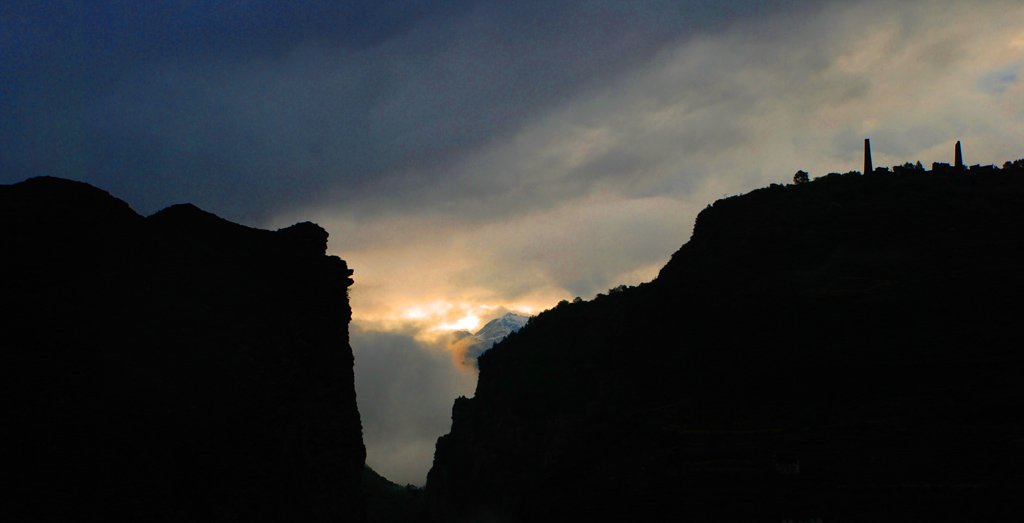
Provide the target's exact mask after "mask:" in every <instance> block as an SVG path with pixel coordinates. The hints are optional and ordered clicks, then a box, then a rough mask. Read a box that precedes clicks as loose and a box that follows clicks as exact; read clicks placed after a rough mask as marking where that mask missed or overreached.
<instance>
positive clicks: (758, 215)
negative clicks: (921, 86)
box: [427, 168, 1024, 522]
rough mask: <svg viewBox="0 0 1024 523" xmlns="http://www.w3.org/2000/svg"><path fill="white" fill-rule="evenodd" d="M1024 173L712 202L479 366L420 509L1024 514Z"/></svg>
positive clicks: (544, 514)
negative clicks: (597, 288)
mask: <svg viewBox="0 0 1024 523" xmlns="http://www.w3.org/2000/svg"><path fill="white" fill-rule="evenodd" d="M1022 202H1024V169H1019V168H1013V169H1004V170H988V171H982V170H974V171H970V172H963V171H959V170H957V171H954V170H947V171H944V172H907V171H904V172H901V173H900V174H894V173H887V174H883V173H872V174H870V175H867V176H860V175H855V174H850V175H844V176H838V175H833V176H830V177H828V178H826V179H822V180H819V181H816V182H813V183H805V184H800V185H793V186H778V185H773V186H771V187H769V188H765V189H761V190H758V191H754V192H752V193H750V194H747V195H744V196H739V197H733V198H728V199H725V200H721V201H718V202H716V203H715V204H714V206H713V207H709V208H708V209H706V210H705V211H703V212H702V213H701V214H700V216H699V217H698V219H697V222H696V225H695V228H694V232H693V236H692V238H691V240H690V241H689V242H688V243H687V244H686V245H684V246H683V247H682V248H681V249H680V250H679V251H678V252H677V253H675V254H674V255H673V256H672V259H671V261H670V262H669V263H668V264H667V265H666V266H665V267H664V269H663V270H662V271H661V273H660V275H659V276H658V278H657V279H656V280H655V281H653V282H651V283H649V284H645V285H641V286H639V287H636V288H629V289H625V290H621V289H619V290H616V291H615V292H610V293H609V294H608V295H605V296H601V295H599V296H598V297H597V298H596V299H594V300H593V301H590V302H581V303H574V304H570V303H566V302H562V303H561V304H559V305H558V306H557V307H556V308H554V309H552V310H549V311H547V312H544V313H542V314H540V315H539V316H538V317H536V318H534V319H533V320H532V321H531V322H530V323H529V324H528V325H527V326H525V327H524V328H523V329H522V330H521V331H519V332H518V333H516V334H512V335H510V336H509V337H508V338H507V339H506V340H505V341H503V342H501V343H499V344H498V345H496V346H495V347H494V348H493V349H491V350H490V351H488V352H487V353H486V354H484V355H483V356H482V357H481V358H480V360H479V363H480V378H479V382H478V385H477V390H476V395H475V397H474V398H472V399H466V398H460V399H458V400H456V402H455V406H454V409H453V422H452V430H451V433H450V434H448V435H445V436H443V437H441V438H440V439H439V440H438V443H437V450H436V454H435V458H434V466H433V468H432V469H431V471H430V474H429V476H428V482H427V496H428V499H427V502H428V507H429V514H430V518H431V519H432V520H433V521H506V522H515V521H559V520H564V521H595V520H596V521H651V520H654V519H656V518H657V519H661V518H663V517H665V516H666V515H667V516H669V517H672V518H673V519H677V520H681V521H774V522H778V521H784V520H794V521H811V520H820V521H825V522H832V521H897V520H903V521H928V520H930V521H972V520H983V519H993V520H1009V519H1013V516H1019V514H1020V512H1021V510H1022V508H1024V502H1022V501H1021V500H1022V499H1024V418H1022V417H1021V415H1020V413H1021V412H1024V380H1022V378H1024V350H1022V347H1024V330H1022V328H1021V325H1022V315H1021V313H1022V310H1024V307H1022V306H1021V304H1020V303H1021V301H1020V300H1021V296H1022V294H1024V271H1022V268H1021V258H1020V253H1021V252H1024V210H1022V209H1024V207H1022Z"/></svg>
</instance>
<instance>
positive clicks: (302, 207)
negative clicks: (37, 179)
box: [0, 0, 1024, 485]
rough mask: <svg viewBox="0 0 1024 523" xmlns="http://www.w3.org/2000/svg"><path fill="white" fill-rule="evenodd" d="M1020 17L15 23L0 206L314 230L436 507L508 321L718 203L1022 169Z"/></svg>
mask: <svg viewBox="0 0 1024 523" xmlns="http://www.w3.org/2000/svg"><path fill="white" fill-rule="evenodd" d="M1022 74H1024V4H1021V2H1020V1H1019V0H1005V1H1004V0H990V1H986V0H974V1H963V0H901V1H900V2H891V1H888V2H886V1H877V0H846V1H842V0H835V1H824V0H802V1H801V0H791V1H784V0H776V1H762V2H755V1H738V0H720V1H715V2H711V1H696V0H675V1H673V0H632V1H630V2H621V1H611V0H587V1H578V2H572V1H565V2H553V1H550V0H545V1H531V0H519V1H514V2H513V1H506V2H496V1H475V0H448V1H443V2H437V1H427V0H418V1H417V0H408V1H393V2H392V1H383V0H349V1H331V0H248V1H242V0H221V1H203V2H200V1H196V0H150V1H139V0H91V1H89V2H85V1H73V0H37V1H27V0H24V1H22V0H14V1H11V2H3V4H2V5H0V183H5V184H6V183H16V182H18V181H21V180H23V179H25V178H28V177H31V176H39V175H53V176H62V177H65V178H71V179H75V180H81V181H85V182H88V183H91V184H93V185H96V186H97V187H100V188H102V189H104V190H107V191H108V192H110V193H111V194H113V195H115V196H117V197H119V198H121V199H122V200H125V201H126V202H128V203H129V204H130V205H131V206H132V207H133V208H134V209H135V210H136V211H138V212H140V213H141V214H144V215H149V214H152V213H154V212H156V211H158V210H160V209H161V208H164V207H167V206H169V205H172V204H176V203H184V202H191V203H194V204H196V205H198V206H199V207H201V208H203V209H204V210H207V211H210V212H213V213H216V214H218V215H220V216H222V217H224V218H227V219H229V220H232V221H235V222H239V223H243V224H245V225H250V226H254V227H262V228H270V229H276V228H280V227H285V226H288V225H291V224H293V223H296V222H299V221H313V222H316V223H318V224H320V225H321V226H323V227H324V228H326V229H327V231H328V232H329V233H330V240H329V247H328V250H329V253H331V254H336V255H338V256H341V257H342V258H343V259H345V260H347V261H348V264H349V266H350V267H351V268H352V269H354V271H355V274H354V279H355V282H356V283H355V285H354V286H353V287H352V290H351V302H352V306H353V315H354V319H353V323H352V325H351V327H350V332H351V337H352V347H353V351H354V353H355V357H356V390H357V395H358V401H359V407H360V412H361V415H362V419H363V427H364V439H365V442H366V445H367V451H368V457H367V462H368V464H369V465H370V466H372V467H373V468H374V469H375V470H377V471H378V472H380V473H382V474H383V475H384V476H386V477H388V478H389V479H391V480H393V481H396V482H398V483H401V484H405V483H412V484H416V485H422V484H423V483H424V481H425V476H426V472H427V470H428V469H429V467H430V463H431V459H432V456H433V446H434V443H435V441H436V439H437V437H439V436H441V435H442V434H444V433H446V432H447V431H448V429H449V427H450V423H451V420H450V415H451V405H452V400H453V399H454V398H455V397H456V396H459V395H466V396H471V395H472V394H473V390H474V387H475V383H476V374H475V372H476V371H475V369H473V368H471V367H467V366H465V365H463V364H462V362H461V358H460V357H459V356H458V355H457V354H453V353H452V351H451V350H450V346H449V344H448V340H449V337H448V333H449V332H450V331H451V330H453V329H467V330H475V329H477V328H479V327H480V326H482V325H483V323H484V322H486V321H487V320H489V319H491V318H494V317H498V316H500V315H501V314H504V313H505V312H508V311H517V312H521V313H526V314H536V313H537V312H539V311H541V310H544V309H546V308H550V307H552V306H554V305H555V304H556V303H557V302H558V301H559V300H562V299H568V300H571V299H573V298H574V297H576V296H580V297H582V298H584V299H590V298H592V297H593V296H594V295H595V294H596V293H598V292H604V291H606V290H607V289H609V288H611V287H615V286H618V285H622V284H626V285H635V284H638V283H640V282H643V281H649V280H650V279H652V278H653V277H654V276H655V275H656V274H657V271H658V269H659V268H660V267H661V266H662V265H663V264H664V263H665V262H666V261H667V260H668V258H669V256H670V255H671V254H672V252H674V251H675V250H676V249H678V248H679V246H681V245H682V244H683V243H685V242H686V240H687V239H688V238H689V235H690V233H691V231H692V224H693V221H694V218H695V217H696V215H697V213H698V212H699V211H700V210H702V209H703V208H704V207H706V206H707V205H708V204H710V203H712V202H713V201H715V200H716V199H718V198H721V197H724V196H729V195H733V194H739V193H743V192H747V191H750V190H753V189H756V188H759V187H762V186H765V185H767V184H769V183H787V182H791V181H792V177H793V174H794V173H795V172H796V171H797V170H805V171H807V172H809V173H810V175H811V176H812V177H814V176H821V175H824V174H827V173H829V172H833V171H835V172H846V171H851V170H859V169H860V168H861V166H862V163H861V162H862V160H861V154H862V147H863V139H864V138H870V139H871V142H872V150H873V155H874V164H875V165H876V166H888V165H895V164H902V163H904V162H908V161H909V162H916V161H919V160H920V161H921V162H922V163H924V164H925V165H930V164H931V162H935V161H938V162H952V161H953V144H954V143H955V142H956V141H957V140H961V141H962V142H963V147H964V159H965V162H966V163H967V164H973V163H981V164H989V163H996V164H1002V163H1003V162H1004V161H1007V160H1013V159H1017V158H1020V157H1021V156H1022V155H1024V153H1022V151H1024V146H1022V145H1024V83H1022V82H1021V75H1022Z"/></svg>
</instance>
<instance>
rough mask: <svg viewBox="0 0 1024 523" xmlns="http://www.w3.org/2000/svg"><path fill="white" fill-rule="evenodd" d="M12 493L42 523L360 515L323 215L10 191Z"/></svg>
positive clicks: (7, 302)
mask: <svg viewBox="0 0 1024 523" xmlns="http://www.w3.org/2000/svg"><path fill="white" fill-rule="evenodd" d="M0 246H2V252H3V258H2V268H0V269H2V271H0V274H2V275H3V278H2V281H0V291H2V294H3V296H4V306H3V308H4V314H3V318H4V342H3V346H4V349H5V354H7V355H8V356H9V360H8V364H7V365H6V367H7V368H8V373H9V379H8V380H7V387H8V394H6V398H7V402H8V407H9V409H8V412H10V413H11V417H10V418H9V419H8V422H7V427H8V429H6V430H5V433H8V434H9V435H10V436H12V438H11V439H9V440H8V441H9V442H13V443H11V444H10V445H9V447H8V448H9V449H11V450H13V451H14V454H15V455H14V456H12V457H11V459H12V460H13V462H14V463H15V466H13V467H12V468H10V469H8V470H9V471H12V470H14V471H17V472H16V474H15V475H16V476H17V478H16V479H17V481H16V483H17V485H16V486H15V488H14V489H13V491H9V492H8V494H9V495H10V496H12V499H15V500H18V503H19V504H22V505H23V506H21V507H20V508H23V509H24V511H21V512H19V513H21V514H30V515H33V516H34V517H33V519H34V520H40V521H83V520H90V519H103V520H108V521H116V520H127V519H132V520H146V521H339V520H360V519H361V518H362V513H363V508H362V497H361V496H362V495H361V490H360V475H361V474H362V471H363V463H364V458H365V448H364V446H363V442H362V433H361V424H360V419H359V413H358V411H357V409H356V403H355V389H354V377H353V367H352V365H353V360H352V351H351V348H350V347H349V345H348V322H349V320H350V317H351V309H350V308H349V305H348V299H347V289H348V287H349V286H350V285H351V284H352V279H351V278H350V276H351V274H352V271H351V270H350V269H349V268H348V267H347V265H346V263H345V262H344V261H343V260H341V259H339V258H337V257H335V256H327V255H326V254H325V252H326V246H327V233H326V232H325V231H324V230H323V229H322V228H320V227H318V226H316V225H314V224H311V223H300V224H296V225H294V226H292V227H288V228H286V229H281V230H279V231H265V230H258V229H252V228H248V227H244V226H241V225H237V224H233V223H230V222H227V221H226V220H223V219H221V218H218V217H216V216H214V215H212V214H209V213H206V212H204V211H202V210H199V209H198V208H196V207H194V206H191V205H177V206H173V207H170V208H167V209H165V210H163V211H160V212H158V213H156V214H154V215H153V216H150V217H145V218H144V217H142V216H139V215H138V214H136V213H135V212H134V211H132V210H131V209H130V208H129V206H128V205H127V204H125V203H124V202H122V201H120V200H117V199H116V198H114V197H112V196H110V195H109V194H108V193H106V192H104V191H102V190H100V189H97V188H95V187H92V186H89V185H87V184H83V183H79V182H73V181H69V180H63V179H59V178H49V177H43V178H33V179H29V180H27V181H25V182H22V183H19V184H15V185H10V186H0Z"/></svg>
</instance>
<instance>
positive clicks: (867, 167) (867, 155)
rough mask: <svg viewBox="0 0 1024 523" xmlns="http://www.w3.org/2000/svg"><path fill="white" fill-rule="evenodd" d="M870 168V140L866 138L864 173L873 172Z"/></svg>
mask: <svg viewBox="0 0 1024 523" xmlns="http://www.w3.org/2000/svg"><path fill="white" fill-rule="evenodd" d="M873 171H874V169H872V168H871V140H870V139H868V138H865V139H864V174H868V173H871V172H873Z"/></svg>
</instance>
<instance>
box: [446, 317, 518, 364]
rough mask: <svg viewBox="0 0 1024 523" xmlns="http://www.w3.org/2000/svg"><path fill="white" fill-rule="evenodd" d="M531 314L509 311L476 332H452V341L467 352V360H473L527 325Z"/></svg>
mask: <svg viewBox="0 0 1024 523" xmlns="http://www.w3.org/2000/svg"><path fill="white" fill-rule="evenodd" d="M529 319H530V317H529V316H523V315H522V314H516V313H514V312H507V313H505V315H503V316H502V317H500V318H495V319H493V320H491V321H489V322H487V323H486V324H485V325H484V326H483V327H481V328H480V330H478V331H476V332H475V333H470V332H468V331H456V332H454V333H453V334H452V337H453V340H452V343H453V344H456V345H457V346H458V348H459V349H460V350H461V351H463V353H464V354H465V361H466V362H467V363H469V362H472V361H474V360H476V359H477V358H479V357H480V355H481V354H483V353H485V352H487V351H488V350H490V348H491V347H493V346H494V344H495V343H497V342H499V341H501V340H503V339H504V338H505V337H506V336H508V335H509V334H511V333H513V332H516V331H518V330H519V329H521V328H523V326H524V325H526V322H527V320H529Z"/></svg>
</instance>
